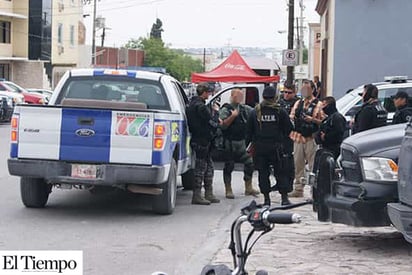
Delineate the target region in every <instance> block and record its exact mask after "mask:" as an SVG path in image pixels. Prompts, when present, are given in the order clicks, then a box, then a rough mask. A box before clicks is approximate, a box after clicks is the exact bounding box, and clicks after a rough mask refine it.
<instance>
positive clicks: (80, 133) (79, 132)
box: [76, 129, 95, 137]
mask: <svg viewBox="0 0 412 275" xmlns="http://www.w3.org/2000/svg"><path fill="white" fill-rule="evenodd" d="M94 134H95V132H94V131H93V130H92V129H79V130H77V131H76V135H77V136H79V137H92V136H94Z"/></svg>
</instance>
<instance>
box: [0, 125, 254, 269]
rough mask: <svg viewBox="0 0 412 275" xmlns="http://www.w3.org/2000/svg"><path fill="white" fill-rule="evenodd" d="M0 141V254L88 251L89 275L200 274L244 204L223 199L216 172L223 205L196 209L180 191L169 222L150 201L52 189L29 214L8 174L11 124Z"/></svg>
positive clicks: (1, 132)
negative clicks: (41, 205) (44, 202)
mask: <svg viewBox="0 0 412 275" xmlns="http://www.w3.org/2000/svg"><path fill="white" fill-rule="evenodd" d="M0 139H1V140H2V143H1V145H0V146H1V147H0V154H1V156H2V157H1V159H0V165H1V166H0V167H1V170H0V177H1V185H0V193H1V197H2V199H1V200H0V209H1V214H0V215H1V218H0V250H83V258H84V260H83V261H84V274H87V275H105V274H107V275H111V274H125V275H128V274H136V275H145V274H151V273H152V272H154V271H159V270H161V271H164V272H167V273H168V274H169V275H172V274H176V275H177V274H179V275H184V274H187V275H190V274H198V273H200V270H201V269H202V267H203V265H205V264H207V263H208V262H210V260H211V259H212V256H213V255H214V254H215V252H216V251H217V250H218V249H219V248H220V247H222V245H223V243H224V241H225V240H226V239H227V237H228V233H227V230H228V228H229V225H230V223H231V221H232V219H233V218H234V217H235V216H236V214H237V213H238V209H239V208H240V205H241V204H242V203H244V202H245V201H246V200H247V199H246V198H245V197H244V196H238V197H239V198H242V199H237V200H224V199H223V196H222V194H223V183H222V180H220V178H221V177H222V175H221V173H217V174H218V175H220V176H218V175H217V178H218V179H219V181H217V183H216V185H215V186H216V193H217V194H218V195H219V196H218V197H219V198H220V199H221V200H222V203H220V204H217V205H211V206H193V205H191V204H190V202H191V195H192V193H191V192H190V191H189V192H187V191H182V190H179V191H178V197H177V207H176V209H175V212H174V213H173V214H172V215H169V216H159V215H155V214H153V213H152V212H151V210H150V209H149V208H148V207H147V205H149V203H150V201H149V200H148V199H147V197H144V196H140V195H134V194H127V193H124V192H120V191H116V192H110V193H106V194H94V195H92V194H90V193H89V192H88V191H84V190H61V189H53V192H52V193H51V194H50V198H49V202H48V204H47V207H46V208H45V209H28V208H25V207H24V206H23V204H22V203H21V200H20V190H19V179H18V178H17V177H11V176H9V174H8V171H7V157H8V155H9V126H8V125H5V124H3V125H1V126H0ZM238 175H239V176H236V178H237V179H239V180H240V179H241V175H240V174H238ZM242 191H243V185H242V186H241V185H239V186H236V187H235V194H241V192H242Z"/></svg>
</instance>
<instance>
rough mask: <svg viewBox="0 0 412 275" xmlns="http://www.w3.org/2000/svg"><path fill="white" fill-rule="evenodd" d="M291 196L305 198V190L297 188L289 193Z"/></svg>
mask: <svg viewBox="0 0 412 275" xmlns="http://www.w3.org/2000/svg"><path fill="white" fill-rule="evenodd" d="M289 197H290V198H303V190H302V189H295V190H293V191H292V192H290V193H289Z"/></svg>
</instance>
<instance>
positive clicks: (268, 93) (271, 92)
mask: <svg viewBox="0 0 412 275" xmlns="http://www.w3.org/2000/svg"><path fill="white" fill-rule="evenodd" d="M262 96H263V98H273V97H275V96H276V89H275V88H273V87H272V86H268V87H266V88H265V89H264V90H263V94H262Z"/></svg>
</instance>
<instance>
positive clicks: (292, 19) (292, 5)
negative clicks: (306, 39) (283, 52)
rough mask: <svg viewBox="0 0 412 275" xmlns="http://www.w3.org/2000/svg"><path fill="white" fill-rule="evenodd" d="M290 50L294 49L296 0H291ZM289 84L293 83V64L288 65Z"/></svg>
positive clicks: (289, 6)
mask: <svg viewBox="0 0 412 275" xmlns="http://www.w3.org/2000/svg"><path fill="white" fill-rule="evenodd" d="M288 8H289V26H288V50H293V28H294V26H293V23H294V20H295V0H289V5H288ZM286 82H287V83H288V84H293V66H288V67H287V80H286Z"/></svg>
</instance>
